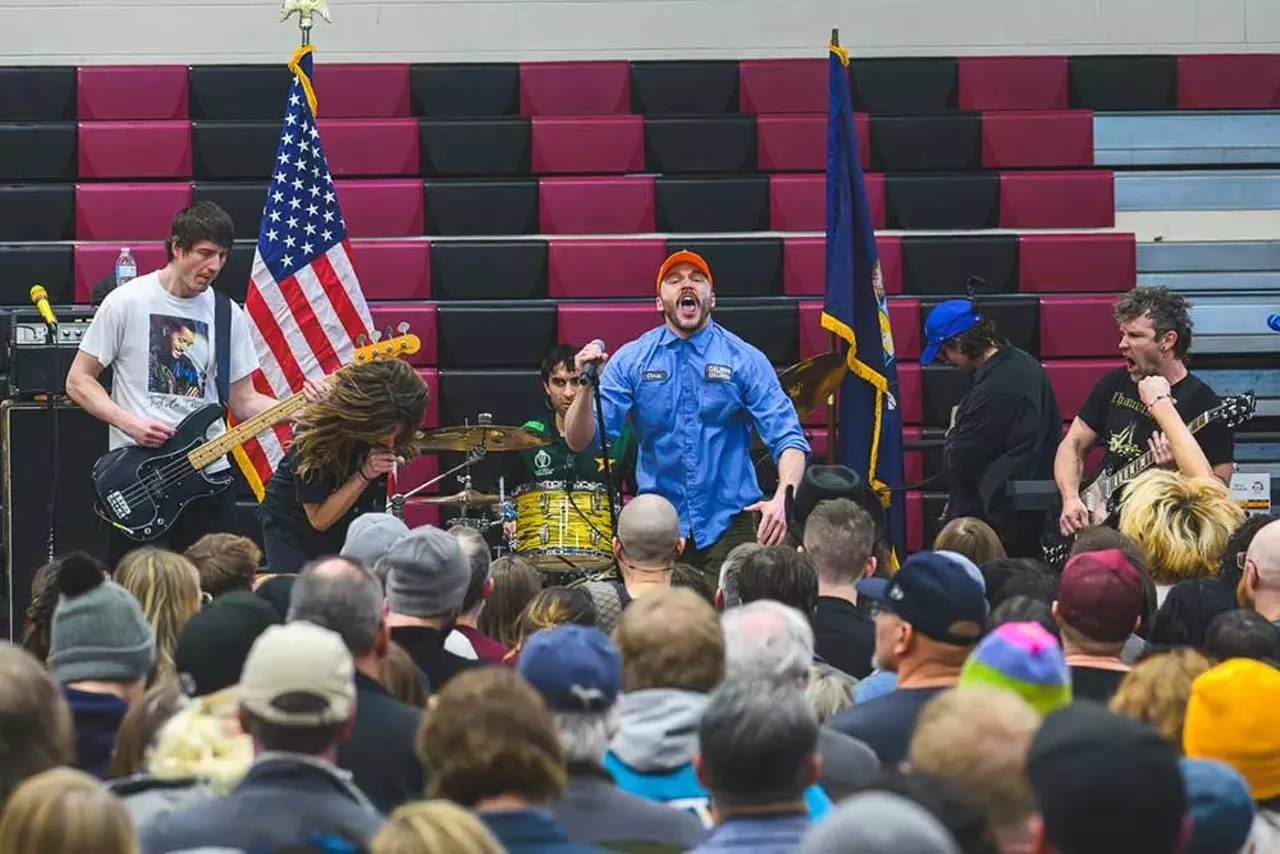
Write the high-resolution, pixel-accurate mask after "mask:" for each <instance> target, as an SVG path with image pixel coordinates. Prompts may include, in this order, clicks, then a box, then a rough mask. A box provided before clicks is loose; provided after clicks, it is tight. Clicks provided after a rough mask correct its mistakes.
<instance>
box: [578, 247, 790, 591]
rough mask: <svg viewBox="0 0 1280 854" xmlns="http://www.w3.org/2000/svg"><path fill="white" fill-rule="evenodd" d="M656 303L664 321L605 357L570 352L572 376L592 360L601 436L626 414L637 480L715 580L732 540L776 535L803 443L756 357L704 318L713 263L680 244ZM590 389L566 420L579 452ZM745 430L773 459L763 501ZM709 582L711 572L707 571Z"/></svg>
mask: <svg viewBox="0 0 1280 854" xmlns="http://www.w3.org/2000/svg"><path fill="white" fill-rule="evenodd" d="M655 305H656V307H657V310H658V311H659V313H661V315H662V318H663V321H664V322H663V324H662V325H661V326H659V327H657V328H656V329H653V330H650V331H649V332H646V333H645V334H644V335H641V336H640V337H639V338H637V339H636V340H634V341H631V342H629V343H628V344H625V345H624V346H623V347H622V348H620V349H619V350H618V352H617V354H616V355H615V356H614V357H613V358H612V359H610V358H609V356H608V354H607V353H605V352H604V351H603V350H602V349H601V348H600V347H599V346H598V345H597V344H596V343H595V342H593V343H592V344H588V345H587V346H586V347H585V348H583V350H582V351H581V352H579V353H578V355H577V356H576V357H575V360H574V362H575V366H576V367H577V368H578V370H579V371H581V370H582V368H583V366H584V365H586V364H588V363H591V362H596V363H597V364H598V365H602V367H601V368H600V380H599V387H600V388H599V395H600V400H601V404H602V407H601V408H602V409H603V417H604V424H605V431H606V434H607V436H608V437H609V439H610V440H613V439H614V437H616V436H618V435H619V433H621V431H622V428H623V427H624V426H625V425H626V424H627V422H628V421H630V424H631V426H632V429H633V432H634V435H635V438H636V440H637V442H638V444H639V458H638V461H637V465H636V485H637V487H638V490H639V492H641V493H646V492H656V493H657V494H659V495H662V496H663V497H665V498H666V499H667V500H669V501H670V502H671V503H672V504H673V505H675V508H676V510H677V511H678V513H679V514H680V527H681V532H682V533H683V534H684V536H685V537H686V547H685V551H684V555H683V557H682V558H681V560H682V561H683V562H686V563H691V564H693V565H695V566H698V567H700V568H702V570H703V571H704V572H707V573H709V574H713V575H717V574H718V573H719V571H720V564H721V562H723V560H724V557H725V555H726V554H728V553H729V551H730V550H731V549H732V548H733V547H734V546H736V545H738V544H740V543H743V542H748V541H757V542H760V543H763V544H765V545H775V544H777V543H780V542H782V540H783V538H784V536H785V535H786V516H785V513H784V507H783V504H784V496H785V494H786V489H787V487H789V486H790V487H793V488H794V487H795V486H796V484H798V483H799V482H800V478H801V476H802V475H803V474H804V467H805V459H806V456H807V455H808V453H809V443H808V442H807V441H806V440H805V437H804V432H803V431H802V430H801V429H800V419H799V417H798V416H797V415H796V409H795V406H794V405H792V403H791V400H790V399H789V398H788V397H787V395H786V393H785V392H784V391H783V390H782V385H781V384H780V383H779V382H778V375H777V373H776V372H775V371H774V368H773V366H772V365H770V364H769V360H768V358H766V357H765V355H764V353H762V352H760V351H759V350H758V349H756V348H755V347H753V346H751V345H750V344H748V343H747V342H746V341H743V340H742V339H741V338H739V337H738V336H737V335H734V334H733V333H732V332H730V331H729V330H727V329H725V328H724V327H723V326H720V325H719V324H718V323H716V322H715V321H714V320H712V318H711V312H712V310H713V309H714V308H715V305H716V296H715V291H714V290H713V289H712V280H711V270H710V268H709V267H708V266H707V262H706V261H705V260H703V258H702V257H701V256H700V255H698V254H696V253H694V252H690V251H687V250H682V251H679V252H676V253H674V254H672V255H671V256H670V257H668V258H667V259H666V260H665V261H664V262H663V263H662V267H661V268H660V269H659V270H658V294H657V298H656V300H655ZM595 395H596V389H595V388H594V386H593V385H588V386H586V387H584V388H583V389H582V390H581V391H580V392H579V393H578V396H577V398H575V399H574V402H573V404H572V405H571V406H570V407H569V411H568V413H566V416H565V440H566V442H567V444H568V445H569V447H570V448H572V449H573V450H575V451H580V450H582V449H584V448H586V447H587V446H588V445H590V444H591V442H592V440H593V439H594V438H595V437H596V423H595ZM753 427H754V428H755V430H756V432H758V433H759V434H760V438H761V439H762V440H763V442H764V444H765V445H766V446H767V447H768V449H769V451H770V453H771V454H772V456H773V459H774V461H775V462H776V463H777V466H778V488H777V491H776V492H775V493H774V494H773V495H772V496H771V497H768V498H766V497H765V496H764V495H763V494H762V493H761V491H760V484H759V482H758V481H757V480H756V473H755V468H754V467H753V466H752V464H751V454H750V450H751V430H752V428H753ZM717 580H718V578H717Z"/></svg>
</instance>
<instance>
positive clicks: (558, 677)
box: [518, 625, 622, 712]
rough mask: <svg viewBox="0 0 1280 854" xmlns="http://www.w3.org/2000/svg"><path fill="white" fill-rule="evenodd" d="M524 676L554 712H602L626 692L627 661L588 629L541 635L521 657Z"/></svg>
mask: <svg viewBox="0 0 1280 854" xmlns="http://www.w3.org/2000/svg"><path fill="white" fill-rule="evenodd" d="M518 670H519V672H520V675H521V676H523V677H524V678H525V681H526V682H528V683H529V684H530V685H532V686H533V687H534V688H536V689H537V691H538V693H539V694H541V695H542V697H543V699H544V700H546V701H547V708H549V709H550V710H551V711H553V712H603V711H606V710H608V709H610V708H612V707H613V704H614V703H615V702H617V699H618V694H619V693H621V691H622V657H621V655H620V654H619V653H618V648H617V647H616V646H614V645H613V641H611V640H609V637H608V636H607V635H606V634H605V633H604V632H602V631H600V630H599V629H596V628H591V627H588V626H576V625H562V626H555V627H553V628H550V629H545V630H543V631H540V632H538V633H537V634H535V635H534V636H533V637H531V638H529V640H527V641H526V642H525V645H524V648H523V649H522V650H521V651H520V664H519V667H518Z"/></svg>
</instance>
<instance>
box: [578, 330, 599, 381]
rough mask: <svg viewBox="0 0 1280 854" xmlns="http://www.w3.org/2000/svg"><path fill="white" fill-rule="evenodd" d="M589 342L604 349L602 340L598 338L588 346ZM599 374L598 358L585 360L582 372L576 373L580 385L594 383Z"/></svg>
mask: <svg viewBox="0 0 1280 854" xmlns="http://www.w3.org/2000/svg"><path fill="white" fill-rule="evenodd" d="M591 344H594V345H596V346H597V347H599V348H600V349H601V350H603V349H604V342H603V341H601V340H600V339H599V338H596V339H595V340H593V341H592V342H591V343H590V344H588V345H587V346H588V347H590V346H591ZM599 376H600V361H599V360H598V359H592V360H591V361H590V362H587V363H586V364H585V365H583V366H582V373H581V374H579V375H578V382H579V383H581V384H582V385H587V384H589V383H594V382H595V381H596V379H597V378H598V377H599Z"/></svg>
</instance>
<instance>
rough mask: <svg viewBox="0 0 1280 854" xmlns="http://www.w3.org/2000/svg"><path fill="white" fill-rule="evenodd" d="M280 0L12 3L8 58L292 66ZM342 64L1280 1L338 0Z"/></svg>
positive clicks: (1159, 15) (1124, 20) (1226, 42)
mask: <svg viewBox="0 0 1280 854" xmlns="http://www.w3.org/2000/svg"><path fill="white" fill-rule="evenodd" d="M279 8H280V3H279V0H0V64H7V65H31V64H57V65H73V64H150V63H183V64H185V63H217V62H228V63H244V62H271V63H275V62H280V61H281V59H282V57H285V56H287V55H288V53H289V52H290V51H291V50H292V48H294V47H295V46H296V45H297V42H298V32H297V28H296V27H295V26H294V25H293V23H292V22H291V23H289V24H281V23H279V22H278V17H279V16H278V10H279ZM331 13H332V15H333V18H334V21H335V25H334V26H329V25H328V24H325V23H324V22H322V21H320V22H317V27H318V31H317V35H316V42H317V45H318V46H320V47H321V48H322V49H323V54H322V56H323V57H324V59H325V60H326V61H330V62H339V61H342V62H377V61H397V62H406V61H412V62H466V61H489V62H493V61H502V60H508V61H515V60H557V59H591V58H605V59H671V58H708V59H710V58H743V57H768V56H815V55H820V54H821V51H822V48H823V46H824V44H825V42H826V39H827V36H828V33H829V30H830V28H831V27H832V26H837V27H840V30H841V38H842V41H843V42H844V43H845V44H846V45H847V46H849V47H850V48H852V49H853V51H854V52H855V54H857V55H860V56H877V55H879V56H902V55H929V54H933V55H958V54H1046V53H1047V54H1083V53H1181V54H1185V53H1242V52H1255V51H1257V52H1262V51H1267V52H1274V51H1280V2H1277V0H333V5H332V9H331Z"/></svg>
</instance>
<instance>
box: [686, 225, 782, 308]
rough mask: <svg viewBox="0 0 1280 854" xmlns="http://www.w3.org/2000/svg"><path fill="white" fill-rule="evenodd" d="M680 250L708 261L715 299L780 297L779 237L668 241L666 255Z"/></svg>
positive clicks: (780, 261) (780, 265) (780, 248)
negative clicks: (685, 250)
mask: <svg viewBox="0 0 1280 854" xmlns="http://www.w3.org/2000/svg"><path fill="white" fill-rule="evenodd" d="M681 249H691V250H693V251H694V252H697V253H698V254H699V255H701V256H702V257H703V258H705V259H707V264H708V265H709V266H710V267H711V278H712V280H713V282H714V284H715V291H716V297H717V298H718V299H719V298H723V297H771V296H781V295H782V272H783V244H782V240H781V238H776V237H750V238H744V239H742V240H668V241H667V252H669V253H670V252H676V251H679V250H681Z"/></svg>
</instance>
